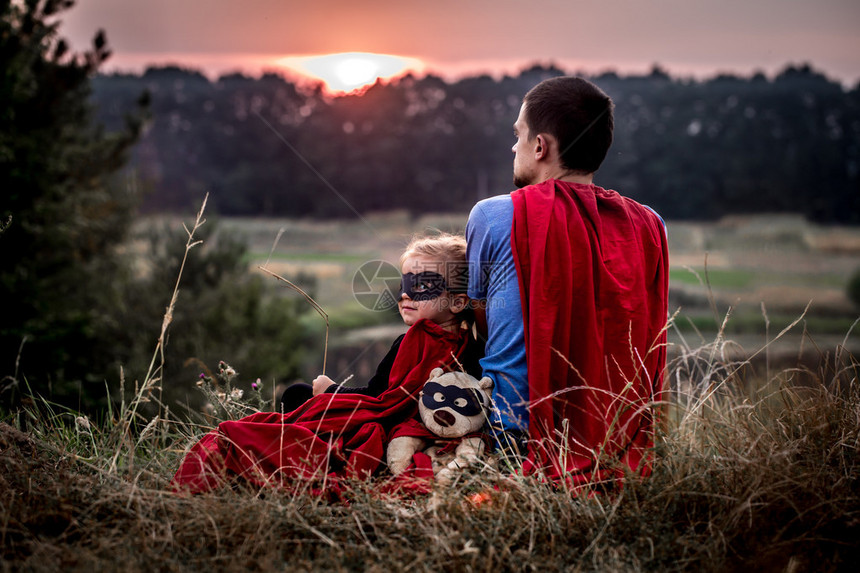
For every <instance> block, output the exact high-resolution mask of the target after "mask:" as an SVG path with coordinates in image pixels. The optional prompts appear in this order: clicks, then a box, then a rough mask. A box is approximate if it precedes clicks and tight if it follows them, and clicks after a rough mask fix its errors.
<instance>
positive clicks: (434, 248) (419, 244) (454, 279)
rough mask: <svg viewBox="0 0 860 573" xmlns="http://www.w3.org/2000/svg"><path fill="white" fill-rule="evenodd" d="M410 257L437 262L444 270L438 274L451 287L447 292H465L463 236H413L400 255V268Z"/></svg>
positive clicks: (465, 271) (464, 243) (464, 240)
mask: <svg viewBox="0 0 860 573" xmlns="http://www.w3.org/2000/svg"><path fill="white" fill-rule="evenodd" d="M410 257H421V258H422V259H429V260H431V261H434V262H438V263H439V265H440V267H442V268H444V272H442V273H440V274H441V275H442V276H444V277H445V281H446V282H448V284H449V287H453V289H451V288H449V290H455V291H457V292H464V293H465V292H466V286H467V284H468V276H469V274H468V270H469V265H468V262H467V261H466V237H464V236H463V235H452V234H450V233H439V234H437V235H415V236H413V237H412V240H411V241H409V244H408V245H406V248H405V249H404V250H403V254H402V255H400V266H401V268H402V267H403V263H405V262H406V259H408V258H410Z"/></svg>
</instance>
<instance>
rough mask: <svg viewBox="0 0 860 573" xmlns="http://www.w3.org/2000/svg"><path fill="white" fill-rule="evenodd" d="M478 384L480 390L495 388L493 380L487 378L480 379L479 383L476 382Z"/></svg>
mask: <svg viewBox="0 0 860 573" xmlns="http://www.w3.org/2000/svg"><path fill="white" fill-rule="evenodd" d="M478 384H479V385H480V386H481V390H490V389H492V387H493V386H495V384H493V379H492V378H490V377H489V376H484V377H483V378H481V381H480V382H478Z"/></svg>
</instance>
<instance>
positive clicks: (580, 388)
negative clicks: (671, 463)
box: [511, 180, 669, 486]
mask: <svg viewBox="0 0 860 573" xmlns="http://www.w3.org/2000/svg"><path fill="white" fill-rule="evenodd" d="M511 196H512V199H513V203H514V223H513V229H512V236H511V243H512V248H513V253H514V262H515V264H516V268H517V275H518V278H519V283H520V293H521V301H522V306H523V319H524V321H525V341H526V360H527V364H528V382H529V404H530V405H529V437H530V438H531V441H530V444H531V445H530V447H529V455H528V459H527V460H526V462H525V464H524V465H523V469H524V472H525V473H527V474H530V473H537V472H542V473H543V474H544V475H546V476H547V477H548V478H549V479H553V480H560V479H563V480H565V481H567V482H568V483H570V484H571V485H574V486H576V485H581V484H586V483H598V482H603V481H606V480H614V479H615V478H617V477H619V476H620V475H623V473H624V472H626V471H628V470H632V471H634V472H639V473H643V474H645V473H649V472H650V457H649V452H650V451H651V448H652V446H653V433H654V420H653V415H652V409H653V408H654V405H655V404H654V402H655V400H659V399H660V393H661V391H662V382H663V369H664V368H665V365H666V345H665V342H666V331H665V326H666V320H667V308H668V301H667V294H668V280H669V278H668V277H669V257H668V247H667V242H666V233H665V229H664V228H663V224H662V222H661V221H660V219H659V217H657V215H656V214H654V212H653V211H651V210H650V209H647V208H646V207H643V206H642V205H640V204H638V203H636V202H635V201H633V200H631V199H628V198H625V197H622V196H621V195H619V194H618V193H616V192H615V191H607V190H605V189H602V188H600V187H597V186H595V185H580V184H572V183H565V182H561V181H556V180H549V181H545V182H543V183H540V184H539V185H533V186H530V187H526V188H524V189H520V190H517V191H515V192H513V193H512V195H511Z"/></svg>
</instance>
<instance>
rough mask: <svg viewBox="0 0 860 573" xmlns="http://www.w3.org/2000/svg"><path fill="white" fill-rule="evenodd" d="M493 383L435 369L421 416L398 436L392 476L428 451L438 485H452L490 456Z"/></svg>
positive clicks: (392, 446) (391, 453)
mask: <svg viewBox="0 0 860 573" xmlns="http://www.w3.org/2000/svg"><path fill="white" fill-rule="evenodd" d="M492 388H493V380H492V379H491V378H488V377H484V378H482V379H481V380H480V381H478V380H477V379H475V378H474V377H472V376H470V375H469V374H466V373H465V372H447V373H446V372H444V371H443V370H442V369H441V368H435V369H433V370H432V371H431V372H430V378H429V380H427V382H425V383H424V388H423V389H422V390H421V393H420V394H419V402H418V415H419V418H420V422H419V421H418V420H416V419H412V420H408V421H407V422H405V423H404V424H401V425H400V426H398V427H396V428H395V429H394V431H392V434H391V436H392V438H391V440H390V441H389V443H388V450H387V453H386V455H387V460H388V467H389V469H390V470H391V473H392V474H394V475H395V476H397V475H399V474H401V473H403V472H404V471H405V470H406V469H407V468H408V467H409V465H410V464H411V463H412V461H413V460H412V456H413V454H415V453H416V452H421V451H423V452H424V453H425V454H426V455H428V456H429V457H430V459H431V461H432V464H433V474H434V477H435V480H436V482H437V483H440V484H445V485H447V484H450V483H451V482H453V481H454V479H455V478H456V477H457V474H458V472H459V471H460V470H462V469H464V468H467V467H470V466H472V465H474V464H475V463H476V462H477V461H478V460H480V459H481V457H482V456H483V454H484V450H485V448H486V443H485V436H484V435H483V433H482V432H481V430H482V428H483V426H484V423H485V422H486V421H487V414H488V412H489V409H490V404H491V401H490V392H491V390H492Z"/></svg>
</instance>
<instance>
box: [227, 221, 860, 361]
mask: <svg viewBox="0 0 860 573" xmlns="http://www.w3.org/2000/svg"><path fill="white" fill-rule="evenodd" d="M465 221H466V215H465V214H462V215H457V214H454V215H444V214H436V215H427V216H424V217H421V218H419V219H417V220H410V219H409V218H408V217H407V216H406V215H405V214H403V213H393V214H384V215H378V216H370V217H367V218H366V219H365V220H364V221H361V220H353V221H336V222H312V221H285V220H266V219H224V220H222V221H221V227H222V228H223V229H224V230H228V229H229V230H231V231H235V232H238V233H240V234H242V235H244V236H245V237H246V238H247V239H248V241H249V244H250V251H251V256H250V259H251V260H249V267H250V268H251V270H252V271H253V272H259V271H257V269H256V267H257V265H261V264H265V262H266V261H267V260H268V261H269V263H268V267H269V268H270V269H271V270H273V271H275V272H278V273H279V274H280V273H283V276H287V277H289V276H295V275H297V274H300V273H304V274H306V275H310V276H313V277H315V278H316V281H317V282H316V284H317V287H316V290H315V297H316V299H317V300H318V302H320V304H321V305H322V306H323V308H325V309H326V310H327V312H328V313H329V315H330V316H331V317H332V321H333V322H334V323H337V322H338V321H339V320H341V321H344V322H345V323H348V324H349V325H350V326H352V327H360V326H362V325H363V324H366V325H377V324H379V323H380V322H383V323H386V322H387V323H391V324H392V327H391V328H390V329H382V330H380V329H379V328H373V329H369V330H368V331H367V335H368V336H369V337H371V338H373V337H375V336H378V337H385V338H389V337H390V336H391V334H392V333H393V332H397V331H398V330H397V329H398V326H397V324H398V321H397V317H396V316H395V315H394V314H393V313H390V314H388V315H387V316H385V317H380V316H378V313H374V312H372V311H369V310H366V309H364V308H362V307H361V306H360V305H359V304H358V303H357V302H356V300H355V298H354V296H353V293H352V281H353V278H354V275H355V273H356V271H357V269H358V268H359V267H360V266H361V265H362V264H364V263H365V262H367V261H372V260H384V261H389V262H391V263H393V264H396V263H397V257H398V255H399V253H400V250H401V249H402V248H403V246H404V245H405V244H406V242H407V241H408V239H409V237H410V235H411V234H412V233H414V232H422V231H428V230H432V229H441V230H444V231H450V232H462V230H463V227H464V226H465ZM667 227H668V229H669V248H670V262H671V270H670V304H669V308H670V312H675V311H678V315H677V317H676V321H675V322H676V328H675V329H673V330H672V331H671V337H672V341H673V342H674V343H676V344H681V343H682V342H683V341H682V340H681V338H680V335H681V334H682V333H683V334H684V335H685V336H686V337H687V339H688V340H687V342H688V343H691V344H694V345H698V344H705V343H707V342H708V341H710V340H712V339H713V337H714V336H715V334H716V332H717V330H718V328H719V327H720V325H721V324H722V323H723V321H724V320H725V319H726V316H727V315H728V321H726V323H725V325H724V331H725V332H727V333H729V334H730V335H731V336H732V337H733V338H734V339H735V340H736V342H737V343H738V345H739V346H740V347H741V348H744V349H745V350H746V351H748V352H749V353H753V352H755V351H757V350H760V349H761V348H762V346H763V345H764V344H766V343H767V342H768V341H770V340H771V339H772V338H773V337H774V335H775V334H777V333H779V332H780V331H781V330H782V329H783V328H785V327H786V326H788V325H789V324H791V323H792V322H793V321H795V320H796V319H798V318H801V317H802V320H801V321H800V322H799V323H798V324H797V325H796V326H795V327H794V328H792V329H791V330H790V331H789V332H788V333H786V334H785V335H784V336H783V337H782V338H780V340H778V341H777V342H774V343H772V345H771V347H770V348H769V353H770V354H771V355H775V356H781V357H791V356H793V355H797V354H798V351H799V350H801V349H802V347H804V346H805V348H806V350H807V351H813V350H815V349H816V348H817V349H819V350H822V351H825V352H826V351H827V350H830V349H833V348H835V347H836V345H838V344H842V343H843V342H844V343H846V344H847V345H848V347H849V348H851V349H852V350H854V351H857V350H860V332H858V329H854V330H851V325H852V324H853V322H854V320H855V319H857V318H858V317H860V309H857V308H854V307H853V305H852V304H851V302H850V301H849V300H848V298H847V296H846V293H845V288H846V286H847V284H848V280H849V277H850V276H851V274H852V273H853V272H854V271H856V270H857V269H860V228H849V227H822V226H818V225H815V224H812V223H809V222H807V221H805V220H804V219H803V218H802V217H799V216H791V215H769V216H768V215H761V216H747V217H741V216H736V217H731V218H727V219H725V220H722V221H719V222H713V223H695V222H671V221H670V222H668V224H667ZM281 229H283V234H282V235H281V236H280V239H279V240H278V241H277V245H276V246H275V249H274V251H273V250H272V248H273V245H274V244H275V239H276V237H278V233H279V232H280V231H281ZM807 305H808V308H807ZM804 310H805V314H804ZM768 322H769V324H767V323H768ZM849 331H850V333H849ZM846 335H848V336H847V338H846ZM360 338H361V336H360V333H353V334H352V335H351V339H350V341H351V342H350V341H347V342H349V344H352V343H354V342H355V341H356V340H358V339H360ZM341 342H344V340H343V339H341V338H338V339H336V340H334V341H333V344H334V346H335V348H336V347H337V346H338V344H340V343H341Z"/></svg>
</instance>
